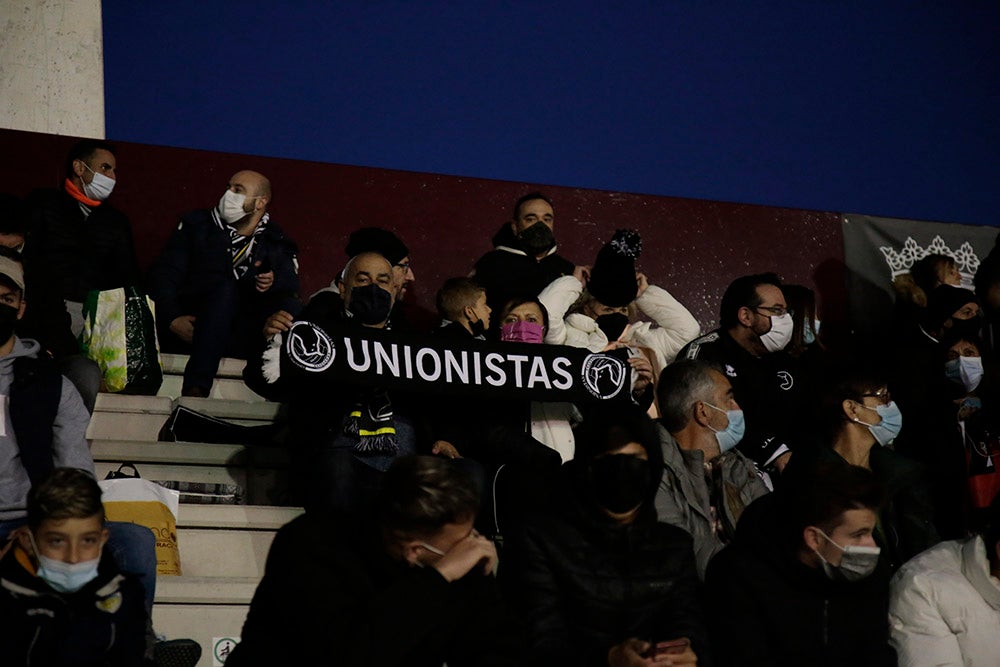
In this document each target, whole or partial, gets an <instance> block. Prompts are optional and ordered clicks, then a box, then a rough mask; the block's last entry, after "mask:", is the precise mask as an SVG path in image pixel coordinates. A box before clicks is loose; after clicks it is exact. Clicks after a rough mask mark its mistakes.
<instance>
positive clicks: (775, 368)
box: [677, 273, 807, 472]
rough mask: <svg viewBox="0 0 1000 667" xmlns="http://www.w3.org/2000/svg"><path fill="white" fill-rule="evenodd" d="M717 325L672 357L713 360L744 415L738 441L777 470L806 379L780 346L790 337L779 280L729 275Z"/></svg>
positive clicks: (797, 434)
mask: <svg viewBox="0 0 1000 667" xmlns="http://www.w3.org/2000/svg"><path fill="white" fill-rule="evenodd" d="M719 324H720V326H719V328H718V329H716V330H715V331H713V332H711V333H709V334H706V335H704V336H702V337H701V338H696V339H695V340H693V341H691V342H690V343H688V345H687V346H686V347H685V348H684V349H683V350H681V352H680V354H678V355H677V358H678V359H701V360H704V361H709V362H714V363H716V364H719V365H720V366H721V367H722V368H723V370H724V371H725V373H726V377H727V378H728V380H729V382H730V383H732V385H733V392H734V394H735V399H736V402H737V403H739V404H740V406H741V407H742V408H743V411H744V414H745V416H746V435H744V437H743V439H742V441H741V442H740V444H739V449H740V451H741V452H743V454H744V455H746V456H747V457H749V458H751V459H753V461H754V462H755V463H757V465H758V466H760V467H761V469H765V470H770V471H774V470H777V471H778V472H780V471H781V470H782V469H784V467H785V464H786V463H787V462H788V459H789V457H790V456H791V452H792V450H793V449H794V448H795V446H794V444H793V443H797V442H798V441H799V440H801V439H802V433H801V427H800V424H799V420H801V419H803V418H804V416H805V413H806V410H805V408H806V406H805V403H804V398H805V396H806V392H807V386H806V378H805V377H804V376H803V374H802V372H801V370H800V368H799V365H798V364H797V363H796V361H795V359H793V358H792V357H791V355H789V354H787V353H785V352H784V351H783V350H784V348H785V346H786V345H788V341H789V340H790V339H791V336H792V316H791V315H790V314H789V313H788V306H787V304H786V303H785V297H784V295H782V293H781V279H780V278H778V276H777V275H776V274H774V273H760V274H755V275H751V276H743V277H740V278H737V279H736V280H734V281H733V282H732V283H731V284H730V285H729V287H727V288H726V292H725V294H723V295H722V304H721V306H720V308H719Z"/></svg>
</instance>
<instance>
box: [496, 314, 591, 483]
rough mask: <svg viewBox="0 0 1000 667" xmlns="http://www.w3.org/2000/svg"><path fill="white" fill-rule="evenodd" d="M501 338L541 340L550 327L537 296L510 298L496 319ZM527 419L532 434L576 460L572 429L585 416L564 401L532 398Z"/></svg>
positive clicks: (569, 458)
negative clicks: (545, 400)
mask: <svg viewBox="0 0 1000 667" xmlns="http://www.w3.org/2000/svg"><path fill="white" fill-rule="evenodd" d="M497 322H498V323H499V325H500V340H502V341H505V342H512V343H541V342H542V341H543V340H544V338H545V335H546V333H548V330H549V315H548V312H547V311H546V310H545V306H543V305H542V302H541V301H539V300H538V299H535V298H530V299H529V298H522V299H511V300H510V301H508V302H507V304H506V305H504V307H503V310H502V311H501V312H500V317H499V318H498V319H497ZM529 410H530V415H529V416H528V418H527V421H528V424H529V427H530V432H531V437H533V438H534V439H535V440H537V441H538V442H540V443H542V444H543V445H545V446H546V447H549V448H551V449H554V450H555V451H557V452H559V457H560V458H561V459H562V462H563V463H565V462H566V461H570V460H572V459H573V454H574V452H575V451H576V442H575V437H574V435H573V429H574V428H575V427H576V426H579V424H580V421H581V420H582V419H583V415H582V414H580V411H579V410H578V409H577V408H576V406H575V405H573V404H572V403H567V402H565V401H548V402H543V401H531V405H530V407H529Z"/></svg>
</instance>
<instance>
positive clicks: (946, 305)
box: [927, 285, 979, 329]
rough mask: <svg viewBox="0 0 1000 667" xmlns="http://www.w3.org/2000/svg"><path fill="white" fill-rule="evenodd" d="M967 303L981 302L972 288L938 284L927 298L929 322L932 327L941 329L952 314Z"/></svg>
mask: <svg viewBox="0 0 1000 667" xmlns="http://www.w3.org/2000/svg"><path fill="white" fill-rule="evenodd" d="M967 303H979V299H977V298H976V294H975V292H973V291H972V290H967V289H963V288H961V287H954V286H953V285H938V286H937V287H935V288H934V289H933V290H932V291H931V293H930V296H929V297H928V299H927V324H928V325H929V326H930V327H931V329H939V328H941V325H942V324H944V323H945V321H946V320H948V319H949V318H950V317H951V316H952V315H954V314H955V312H957V311H958V310H960V309H961V308H962V306H964V305H965V304H967Z"/></svg>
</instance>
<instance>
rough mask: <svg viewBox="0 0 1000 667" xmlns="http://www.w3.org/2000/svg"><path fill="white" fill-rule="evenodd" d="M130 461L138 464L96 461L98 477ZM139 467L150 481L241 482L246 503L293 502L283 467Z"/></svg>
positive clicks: (100, 477) (158, 464)
mask: <svg viewBox="0 0 1000 667" xmlns="http://www.w3.org/2000/svg"><path fill="white" fill-rule="evenodd" d="M162 444H169V443H162ZM126 462H127V463H136V462H135V461H131V460H96V461H94V471H95V473H96V474H97V478H98V479H104V478H105V477H106V476H107V474H108V473H109V472H113V471H115V470H118V466H119V465H121V464H122V463H126ZM136 467H137V468H138V469H139V474H140V475H142V477H143V478H144V479H149V480H161V481H168V482H208V483H212V484H238V485H240V486H241V487H242V488H243V492H244V498H243V501H244V503H245V504H246V505H289V504H290V502H291V493H290V482H289V474H288V471H287V470H285V469H281V468H244V467H238V466H225V465H184V464H180V463H175V462H168V463H151V462H147V463H136ZM186 504H187V503H185V505H186Z"/></svg>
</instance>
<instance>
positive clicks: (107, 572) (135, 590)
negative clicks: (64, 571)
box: [0, 546, 146, 667]
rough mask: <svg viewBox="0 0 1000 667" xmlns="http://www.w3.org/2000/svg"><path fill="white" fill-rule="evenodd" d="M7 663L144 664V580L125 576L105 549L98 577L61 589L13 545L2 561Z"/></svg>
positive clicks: (0, 609)
mask: <svg viewBox="0 0 1000 667" xmlns="http://www.w3.org/2000/svg"><path fill="white" fill-rule="evenodd" d="M0 618H2V619H3V664H4V665H6V666H10V667H20V666H21V665H24V666H25V667H27V666H28V665H53V666H54V665H73V666H74V667H139V666H140V665H143V664H144V663H143V653H144V652H145V649H146V611H145V609H144V607H143V593H142V587H141V585H140V584H139V582H138V581H137V580H136V579H134V578H133V577H131V576H126V575H123V574H121V573H120V572H119V571H118V569H117V566H116V565H115V563H114V559H113V558H112V557H111V555H110V554H109V553H108V552H107V550H105V552H104V553H103V554H102V557H101V561H100V563H99V565H98V570H97V577H96V578H95V579H94V580H93V581H91V582H90V583H88V584H86V585H85V586H84V587H83V588H81V589H80V590H78V591H76V592H75V593H59V592H57V591H55V590H53V589H52V588H50V587H49V585H48V584H47V583H46V582H45V581H44V580H43V579H41V578H40V577H38V576H37V575H36V574H35V571H34V566H33V565H32V564H31V561H30V560H29V558H28V555H27V553H25V552H24V551H22V550H21V548H20V547H19V546H15V547H13V548H12V549H11V550H10V551H8V552H7V554H6V555H5V556H4V557H3V559H2V560H0Z"/></svg>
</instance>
